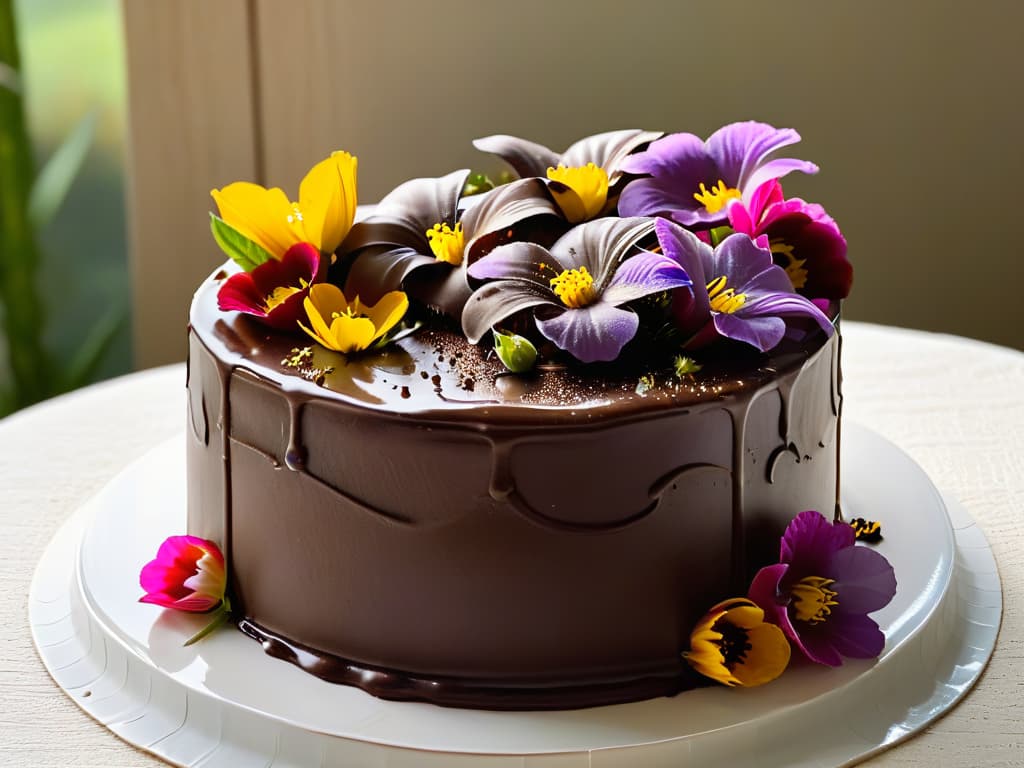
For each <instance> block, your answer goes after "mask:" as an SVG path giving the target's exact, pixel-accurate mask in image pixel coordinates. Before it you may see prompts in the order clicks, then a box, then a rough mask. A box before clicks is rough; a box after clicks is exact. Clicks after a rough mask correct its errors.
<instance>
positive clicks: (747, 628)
mask: <svg viewBox="0 0 1024 768" xmlns="http://www.w3.org/2000/svg"><path fill="white" fill-rule="evenodd" d="M790 653H791V651H790V647H789V641H787V640H786V636H785V635H784V634H783V633H782V630H781V629H779V628H778V627H777V626H775V625H774V624H769V623H766V622H765V614H764V611H763V610H761V609H760V608H759V607H758V606H757V605H755V604H754V603H753V602H751V601H750V600H746V599H743V598H733V599H730V600H723V601H722V602H721V603H719V604H718V605H716V606H715V607H714V608H712V609H711V610H710V611H708V612H707V613H706V614H705V615H704V617H703V618H702V619H701V620H700V621H698V622H697V626H696V627H694V629H693V632H692V633H691V634H690V650H689V651H688V652H687V653H685V654H683V655H684V656H685V658H686V660H687V661H688V662H689V663H690V666H692V667H693V668H694V669H696V670H697V671H698V672H700V673H701V674H702V675H704V676H705V677H710V678H711V679H712V680H716V681H718V682H719V683H723V684H724V685H728V686H743V687H748V688H749V687H752V686H755V685H763V684H764V683H768V682H771V681H772V680H774V679H775V678H777V677H778V676H779V675H781V674H782V673H783V672H784V671H785V669H786V666H787V665H788V664H789V657H790Z"/></svg>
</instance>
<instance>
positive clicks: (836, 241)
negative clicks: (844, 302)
mask: <svg viewBox="0 0 1024 768" xmlns="http://www.w3.org/2000/svg"><path fill="white" fill-rule="evenodd" d="M729 224H730V225H731V226H732V228H733V229H734V230H736V231H737V232H743V233H745V234H748V235H750V236H751V237H753V238H756V237H758V236H760V235H766V236H767V237H768V241H769V246H770V248H771V251H772V256H773V258H774V259H775V263H776V264H778V265H779V266H781V267H782V268H783V269H785V270H786V274H787V275H789V279H790V282H792V283H793V288H794V289H795V290H796V291H797V293H799V294H801V295H802V296H806V297H808V298H810V299H845V298H846V297H847V296H848V295H849V294H850V287H851V286H852V285H853V266H852V265H851V264H850V262H849V261H848V260H847V258H846V238H844V237H843V235H842V233H841V232H840V231H839V227H838V226H837V225H836V223H835V221H834V220H833V219H832V217H831V216H829V215H828V214H827V213H825V209H824V208H822V207H821V206H820V205H816V204H814V203H807V202H804V201H803V200H801V199H800V198H796V197H795V198H792V199H790V200H785V199H783V196H782V185H781V184H779V182H778V181H777V180H775V179H772V180H771V181H766V182H765V183H764V184H762V185H761V186H760V187H758V188H757V189H756V190H754V193H753V195H752V196H751V199H750V202H749V203H747V201H746V200H743V201H740V202H736V203H733V204H732V205H730V206H729Z"/></svg>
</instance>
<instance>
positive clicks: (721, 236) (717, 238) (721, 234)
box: [708, 225, 733, 248]
mask: <svg viewBox="0 0 1024 768" xmlns="http://www.w3.org/2000/svg"><path fill="white" fill-rule="evenodd" d="M731 234H733V229H732V227H727V226H725V225H722V226H721V227H715V228H714V229H712V230H711V231H710V232H708V235H709V236H710V237H711V247H712V248H717V247H718V244H719V243H720V242H722V241H723V240H725V238H727V237H728V236H729V235H731Z"/></svg>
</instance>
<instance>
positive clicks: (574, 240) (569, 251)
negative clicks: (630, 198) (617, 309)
mask: <svg viewBox="0 0 1024 768" xmlns="http://www.w3.org/2000/svg"><path fill="white" fill-rule="evenodd" d="M654 224H655V220H654V219H652V218H647V217H634V218H617V217H608V218H603V219H595V220H594V221H588V222H586V223H585V224H580V225H579V226H577V227H573V228H572V229H570V230H569V231H568V232H566V233H565V235H563V236H562V237H560V238H559V239H558V241H557V242H556V243H555V244H554V245H552V246H551V253H552V255H554V256H555V257H556V258H557V260H558V262H559V263H560V264H564V265H565V266H566V267H568V268H570V269H576V268H579V267H586V268H587V271H588V272H590V274H591V275H592V276H593V278H594V287H595V288H596V289H597V291H598V292H599V293H600V292H601V291H603V290H604V289H605V288H606V287H607V286H608V284H609V282H610V281H611V278H612V275H613V274H615V270H617V269H618V267H619V264H620V263H621V262H622V261H623V260H624V259H625V258H626V257H627V256H628V255H629V254H630V252H631V251H632V250H633V249H634V248H636V247H637V246H638V245H639V243H640V242H641V241H642V240H643V239H644V238H645V237H647V236H648V235H650V234H652V233H653V232H654Z"/></svg>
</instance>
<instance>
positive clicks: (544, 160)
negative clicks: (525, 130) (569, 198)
mask: <svg viewBox="0 0 1024 768" xmlns="http://www.w3.org/2000/svg"><path fill="white" fill-rule="evenodd" d="M473 146H474V147H476V148H477V149H479V150H480V151H481V152H490V153H491V154H492V155H497V156H498V157H500V158H501V159H502V160H504V161H505V162H506V163H508V164H509V165H511V166H512V168H513V170H515V172H516V173H517V174H518V175H519V178H521V179H525V178H528V177H531V176H541V177H543V176H544V173H545V172H546V171H547V169H548V168H553V167H555V166H557V165H558V161H559V157H558V153H557V152H553V151H552V150H550V149H548V148H547V147H545V146H544V145H543V144H537V143H536V142H533V141H528V140H526V139H520V138H518V137H516V136H507V135H505V134H497V135H494V136H485V137H483V138H482V139H474V141H473Z"/></svg>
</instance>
